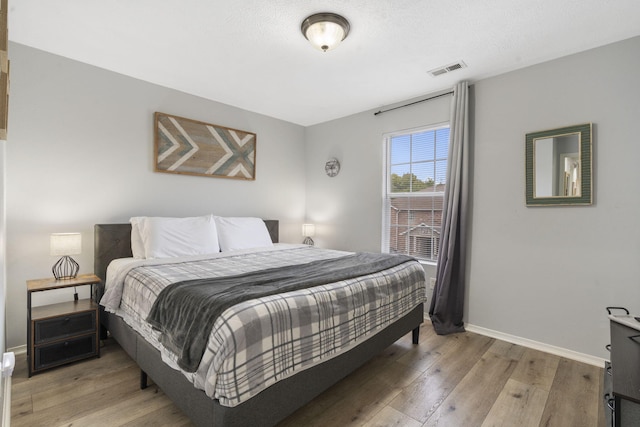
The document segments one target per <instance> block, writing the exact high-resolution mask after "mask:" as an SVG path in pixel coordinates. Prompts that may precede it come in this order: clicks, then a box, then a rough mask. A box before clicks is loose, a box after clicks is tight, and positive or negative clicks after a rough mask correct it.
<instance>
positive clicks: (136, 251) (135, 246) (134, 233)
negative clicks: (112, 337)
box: [129, 216, 147, 259]
mask: <svg viewBox="0 0 640 427" xmlns="http://www.w3.org/2000/svg"><path fill="white" fill-rule="evenodd" d="M144 218H145V217H143V216H134V217H131V219H129V222H130V223H131V252H132V253H133V257H134V258H140V259H145V258H146V257H147V256H146V254H145V253H144V243H143V242H142V234H141V232H140V223H141V221H142V220H143V219H144Z"/></svg>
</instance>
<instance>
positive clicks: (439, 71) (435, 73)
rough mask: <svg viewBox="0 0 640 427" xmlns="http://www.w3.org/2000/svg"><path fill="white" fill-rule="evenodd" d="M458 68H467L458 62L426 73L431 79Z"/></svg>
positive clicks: (461, 62)
mask: <svg viewBox="0 0 640 427" xmlns="http://www.w3.org/2000/svg"><path fill="white" fill-rule="evenodd" d="M460 68H467V64H465V63H464V62H463V61H458V62H455V63H453V64H449V65H445V66H444V67H439V68H435V69H433V70H430V71H428V73H429V74H431V76H432V77H438V76H441V75H442V74H447V73H450V72H452V71H455V70H459V69H460Z"/></svg>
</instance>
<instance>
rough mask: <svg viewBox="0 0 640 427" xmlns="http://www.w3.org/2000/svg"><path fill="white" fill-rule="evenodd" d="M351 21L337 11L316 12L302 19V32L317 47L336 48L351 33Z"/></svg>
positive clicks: (325, 49)
mask: <svg viewBox="0 0 640 427" xmlns="http://www.w3.org/2000/svg"><path fill="white" fill-rule="evenodd" d="M349 28H350V26H349V21H347V20H346V19H345V18H343V17H342V16H340V15H336V14H335V13H316V14H315V15H311V16H310V17H308V18H307V19H305V20H304V21H302V26H301V30H302V34H304V36H305V37H306V39H307V40H309V41H310V42H311V44H312V45H313V46H315V47H316V48H317V49H319V50H321V51H323V52H326V51H328V50H331V49H333V48H335V47H336V46H337V45H338V44H339V43H340V42H341V41H342V40H344V39H345V38H346V37H347V35H348V34H349Z"/></svg>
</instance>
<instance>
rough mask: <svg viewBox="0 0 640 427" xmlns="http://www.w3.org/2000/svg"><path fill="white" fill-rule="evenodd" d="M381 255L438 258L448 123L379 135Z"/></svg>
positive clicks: (447, 147)
mask: <svg viewBox="0 0 640 427" xmlns="http://www.w3.org/2000/svg"><path fill="white" fill-rule="evenodd" d="M384 145H385V153H386V155H385V182H384V203H383V211H382V219H383V221H382V224H383V233H382V251H383V252H389V253H400V254H406V255H411V256H414V257H416V258H418V259H421V260H425V261H433V262H436V261H437V260H438V245H439V243H440V228H441V225H442V207H443V203H444V187H445V185H446V176H447V156H448V152H449V125H440V126H435V127H430V128H423V129H419V130H414V131H411V132H405V133H395V134H391V135H388V136H386V137H385V139H384Z"/></svg>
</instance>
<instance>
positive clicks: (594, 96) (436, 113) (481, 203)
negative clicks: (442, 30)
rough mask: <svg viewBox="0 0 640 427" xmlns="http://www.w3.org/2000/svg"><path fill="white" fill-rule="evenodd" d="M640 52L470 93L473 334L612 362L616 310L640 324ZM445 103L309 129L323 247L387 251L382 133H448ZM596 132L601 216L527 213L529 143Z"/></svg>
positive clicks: (310, 195)
mask: <svg viewBox="0 0 640 427" xmlns="http://www.w3.org/2000/svg"><path fill="white" fill-rule="evenodd" d="M638 52H640V37H637V38H634V39H631V40H627V41H624V42H620V43H616V44H613V45H609V46H605V47H602V48H598V49H595V50H591V51H587V52H583V53H580V54H577V55H573V56H569V57H565V58H561V59H558V60H555V61H551V62H548V63H544V64H541V65H538V66H534V67H530V68H526V69H523V70H519V71H515V72H511V73H507V74H503V75H501V76H498V77H495V78H491V79H486V80H482V81H480V82H478V83H477V84H474V85H473V86H472V90H471V116H472V120H471V126H472V129H473V132H472V133H473V134H474V137H473V141H472V146H473V148H472V156H473V158H474V160H473V171H472V183H473V195H472V220H471V253H470V258H469V270H468V271H469V279H468V283H467V302H466V310H465V321H466V322H468V323H471V324H473V325H475V326H479V327H483V328H486V329H490V330H493V331H497V332H501V333H504V334H510V335H513V336H516V337H521V338H525V339H529V340H534V341H539V342H542V343H546V344H550V345H554V346H558V347H562V348H566V349H569V350H573V351H577V352H580V353H584V354H588V355H592V356H596V357H607V354H606V351H605V350H604V346H605V344H607V343H608V342H609V338H608V322H607V318H606V311H605V307H606V306H607V305H625V306H627V307H628V308H629V309H630V310H632V311H634V312H636V313H640V285H639V279H638V277H640V274H639V273H640V263H639V262H638V259H639V258H640V243H639V242H640V227H638V225H637V224H638V218H640V197H638V182H640V168H638V166H637V162H638V159H640V144H638V141H637V137H636V133H637V132H636V130H635V127H636V125H637V121H638V117H640V84H638V81H637V77H636V75H635V74H636V73H635V71H634V70H637V69H640V55H638ZM442 102H444V103H445V104H446V105H444V104H443V105H441V103H442ZM448 102H449V97H447V98H446V100H445V101H443V100H438V101H430V102H427V103H424V104H418V105H416V106H413V107H408V108H404V109H401V110H397V111H395V112H391V113H386V114H383V115H381V116H375V117H374V116H373V111H371V112H366V113H362V114H357V115H354V116H350V117H346V118H343V119H339V120H335V121H332V122H328V123H324V124H321V125H317V126H312V127H309V128H307V130H306V132H307V137H306V140H307V153H306V156H307V163H308V165H309V171H308V172H307V217H308V219H309V220H310V221H313V222H316V223H318V224H320V226H319V227H318V232H317V234H318V237H317V238H316V241H322V242H323V244H324V245H325V246H331V247H338V248H345V249H358V250H377V249H379V247H380V235H381V213H380V209H381V203H382V190H381V188H382V176H383V175H382V134H383V133H384V132H389V131H394V130H400V129H406V128H411V127H416V126H420V125H425V124H430V123H435V122H438V121H445V120H447V119H448ZM586 122H593V123H594V174H595V182H594V184H595V204H594V205H593V206H589V207H537V208H527V207H526V206H525V173H524V158H525V153H524V142H525V134H526V133H528V132H534V131H539V130H546V129H551V128H555V127H562V126H569V125H575V124H581V123H586ZM330 156H337V157H338V158H339V159H340V160H341V162H342V163H343V171H342V172H341V173H340V175H338V177H336V178H328V177H326V176H324V173H323V171H322V165H323V164H324V162H325V161H326V159H327V158H328V157H330ZM430 274H431V272H429V273H428V275H430Z"/></svg>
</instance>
